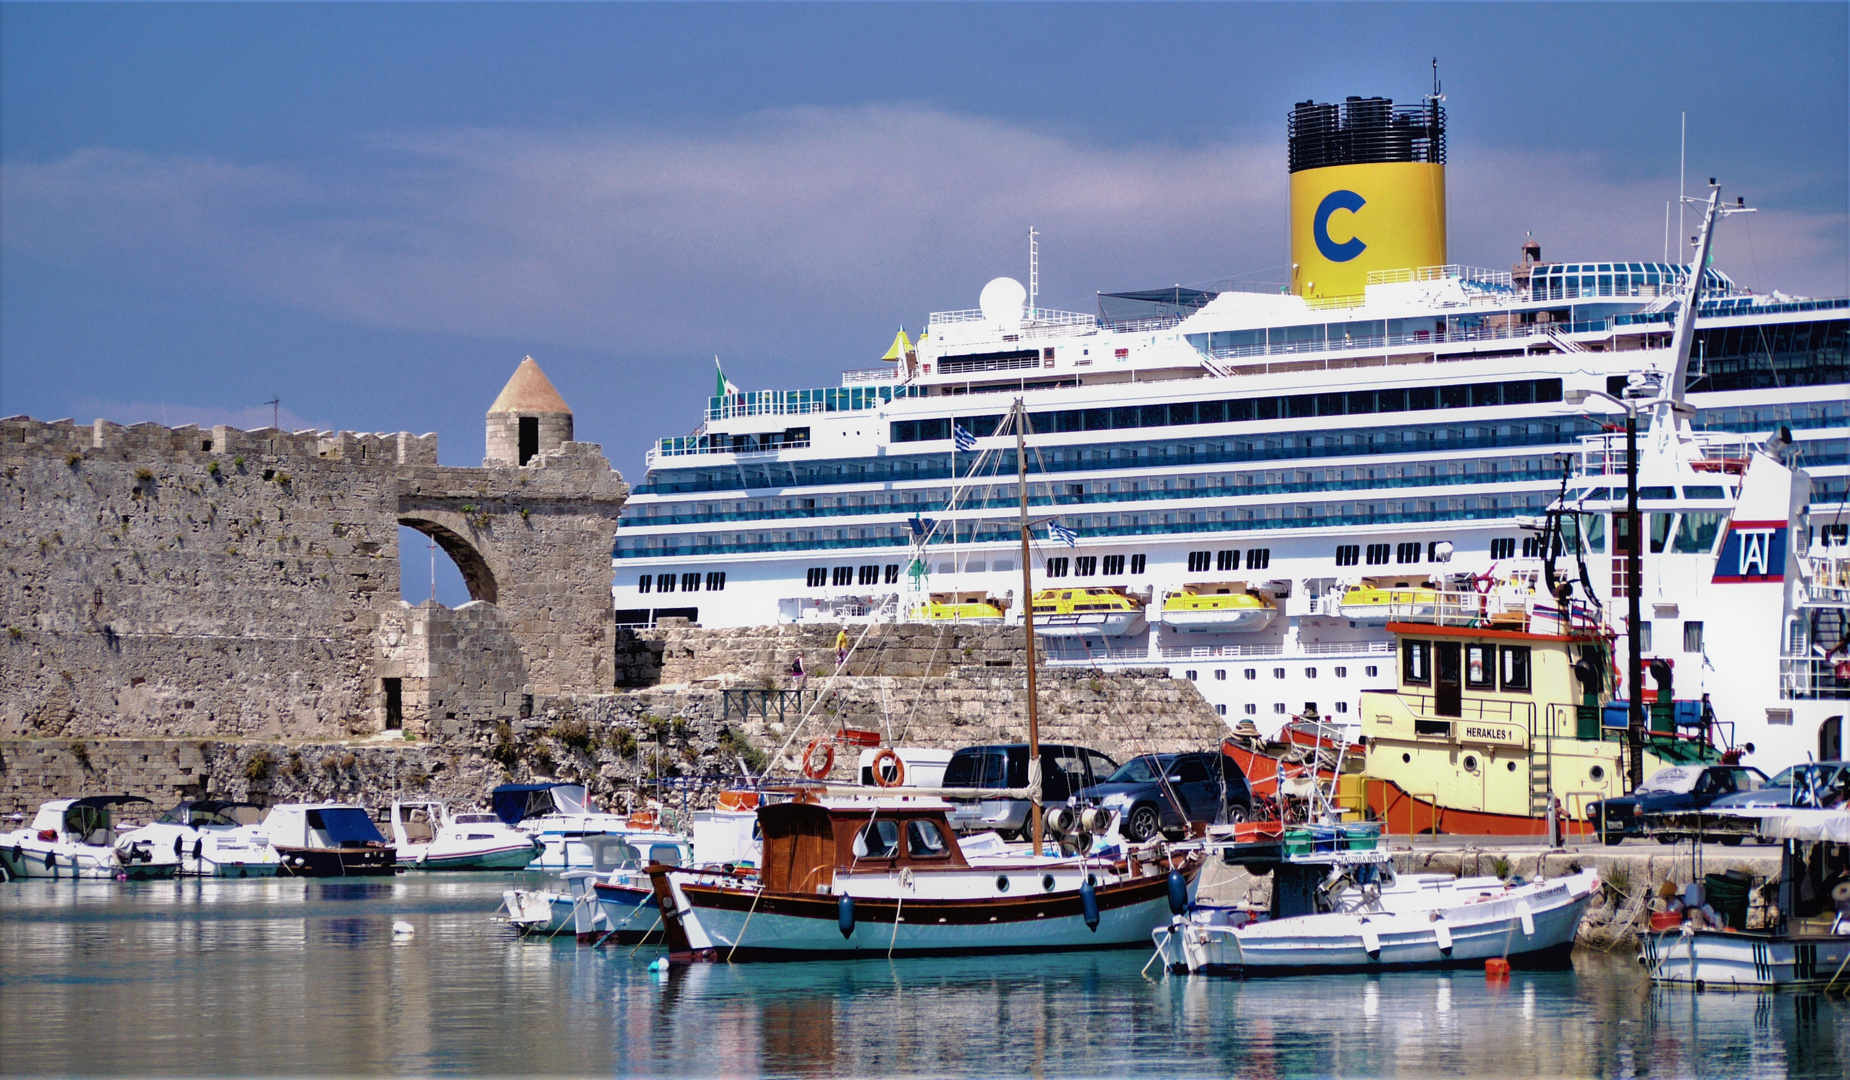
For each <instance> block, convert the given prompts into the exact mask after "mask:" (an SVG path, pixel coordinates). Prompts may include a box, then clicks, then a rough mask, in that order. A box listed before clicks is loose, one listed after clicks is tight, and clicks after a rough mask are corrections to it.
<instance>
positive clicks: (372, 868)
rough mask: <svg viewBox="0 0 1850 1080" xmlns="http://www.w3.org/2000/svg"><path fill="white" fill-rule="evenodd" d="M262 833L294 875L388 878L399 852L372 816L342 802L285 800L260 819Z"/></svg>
mask: <svg viewBox="0 0 1850 1080" xmlns="http://www.w3.org/2000/svg"><path fill="white" fill-rule="evenodd" d="M263 835H264V837H265V838H266V839H268V840H269V841H270V846H271V847H274V848H275V849H276V853H277V855H279V856H280V857H281V858H282V865H283V873H286V874H294V875H295V876H297V877H389V876H390V875H392V874H393V873H395V872H396V870H397V853H396V852H395V851H394V849H393V848H392V845H391V844H389V843H387V842H386V839H385V836H384V835H383V834H381V833H380V832H379V826H377V825H375V824H374V823H373V819H372V817H371V815H369V814H367V812H366V811H365V810H363V809H361V808H360V807H357V806H351V805H348V804H346V803H283V804H281V805H278V806H274V807H271V808H270V815H269V816H268V817H266V818H264V819H263Z"/></svg>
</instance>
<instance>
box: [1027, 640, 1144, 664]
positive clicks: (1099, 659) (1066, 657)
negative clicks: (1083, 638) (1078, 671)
mask: <svg viewBox="0 0 1850 1080" xmlns="http://www.w3.org/2000/svg"><path fill="white" fill-rule="evenodd" d="M1046 645H1047V663H1048V664H1049V665H1051V666H1055V667H1102V666H1105V665H1112V666H1125V665H1138V666H1141V665H1146V664H1155V663H1156V662H1157V661H1155V660H1153V659H1152V658H1151V656H1150V650H1149V649H1146V648H1142V647H1139V646H1134V645H1086V646H1084V647H1083V648H1082V647H1080V646H1078V645H1065V644H1061V645H1055V644H1054V643H1053V642H1047V643H1046Z"/></svg>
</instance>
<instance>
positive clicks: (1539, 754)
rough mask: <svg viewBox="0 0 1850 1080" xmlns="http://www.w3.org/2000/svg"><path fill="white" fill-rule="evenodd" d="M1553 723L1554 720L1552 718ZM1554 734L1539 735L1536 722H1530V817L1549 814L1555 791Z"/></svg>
mask: <svg viewBox="0 0 1850 1080" xmlns="http://www.w3.org/2000/svg"><path fill="white" fill-rule="evenodd" d="M1551 721H1552V718H1551ZM1552 742H1553V732H1552V731H1551V732H1547V733H1544V734H1540V735H1538V734H1537V733H1536V730H1535V721H1534V720H1533V719H1531V720H1530V721H1529V816H1530V817H1541V816H1543V815H1544V814H1546V813H1548V799H1549V795H1550V794H1551V793H1552V792H1553V790H1554V785H1553V772H1554V759H1553V755H1552V754H1551V753H1550V744H1551V743H1552Z"/></svg>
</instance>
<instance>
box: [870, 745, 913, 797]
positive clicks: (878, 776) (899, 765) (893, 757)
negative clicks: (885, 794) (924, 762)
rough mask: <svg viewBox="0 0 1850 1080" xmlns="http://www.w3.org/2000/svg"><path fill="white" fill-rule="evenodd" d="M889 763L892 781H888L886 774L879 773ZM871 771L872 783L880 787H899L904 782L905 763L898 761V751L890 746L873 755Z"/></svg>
mask: <svg viewBox="0 0 1850 1080" xmlns="http://www.w3.org/2000/svg"><path fill="white" fill-rule="evenodd" d="M889 761H890V762H892V763H893V779H891V780H888V779H887V778H886V774H885V773H884V772H882V771H881V770H882V769H883V768H884V767H885V766H886V763H887V762H889ZM872 769H873V774H874V783H876V784H878V785H879V786H881V787H899V786H901V785H902V784H904V783H905V782H906V763H905V762H903V761H901V760H900V759H899V751H897V750H895V749H893V748H892V747H890V746H888V747H884V748H882V749H881V751H880V752H879V753H878V754H875V755H874V763H873V766H872Z"/></svg>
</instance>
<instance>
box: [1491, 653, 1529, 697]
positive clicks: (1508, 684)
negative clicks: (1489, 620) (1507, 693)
mask: <svg viewBox="0 0 1850 1080" xmlns="http://www.w3.org/2000/svg"><path fill="white" fill-rule="evenodd" d="M1497 652H1498V656H1499V657H1500V658H1501V660H1502V672H1501V674H1502V680H1503V689H1504V690H1516V691H1527V690H1528V689H1529V688H1530V687H1529V646H1527V645H1505V646H1503V647H1502V648H1500V649H1498V650H1497Z"/></svg>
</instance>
